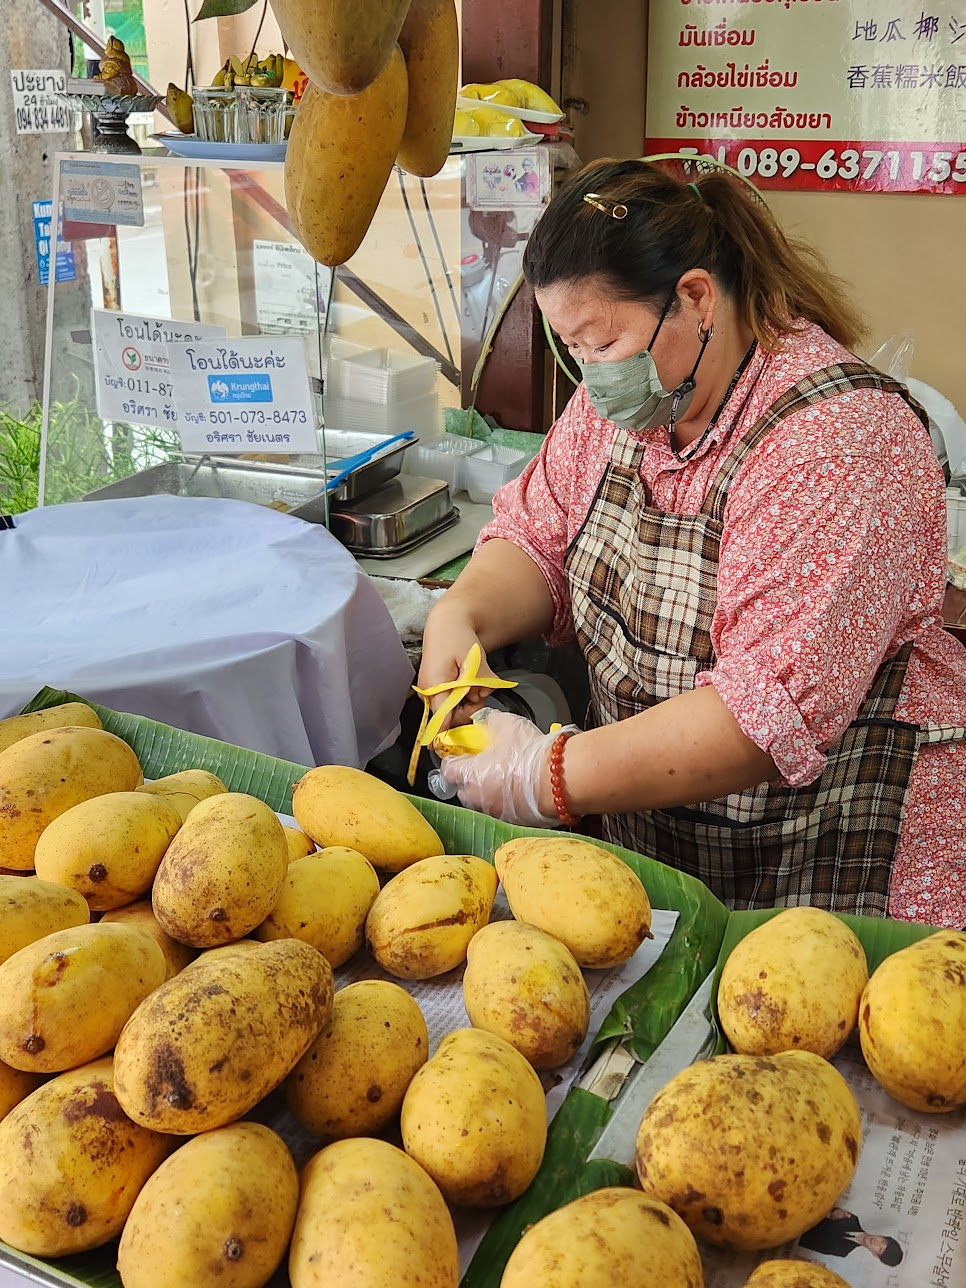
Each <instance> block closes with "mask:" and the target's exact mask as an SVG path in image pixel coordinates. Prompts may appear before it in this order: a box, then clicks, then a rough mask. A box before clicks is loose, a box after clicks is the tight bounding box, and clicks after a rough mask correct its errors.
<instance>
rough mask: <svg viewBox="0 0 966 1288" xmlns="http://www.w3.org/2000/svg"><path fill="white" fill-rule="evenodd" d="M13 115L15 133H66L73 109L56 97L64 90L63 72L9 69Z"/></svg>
mask: <svg viewBox="0 0 966 1288" xmlns="http://www.w3.org/2000/svg"><path fill="white" fill-rule="evenodd" d="M10 85H11V88H12V89H13V114H14V121H15V122H16V126H17V133H18V134H66V133H67V132H68V131H69V130H71V129H72V128H73V125H74V110H73V108H71V107H69V106H68V104H67V103H65V102H63V100H62V99H60V98H58V94H63V92H64V91H65V90H66V89H67V73H66V72H62V71H58V70H57V69H56V68H54V69H52V70H51V71H38V70H28V69H27V68H11V69H10Z"/></svg>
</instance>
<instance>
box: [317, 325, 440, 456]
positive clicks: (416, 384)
mask: <svg viewBox="0 0 966 1288" xmlns="http://www.w3.org/2000/svg"><path fill="white" fill-rule="evenodd" d="M322 374H323V381H324V385H323V390H324V392H323V399H322V411H323V416H324V419H325V427H326V429H338V430H350V431H359V432H362V433H367V434H399V433H402V432H403V431H404V430H407V429H411V430H413V431H414V432H415V434H416V436H417V438H419V439H420V441H421V442H432V441H434V440H435V439H437V438H438V437H439V436H440V434H441V433H442V422H441V417H440V411H439V398H438V396H437V393H436V380H437V377H438V376H439V363H438V362H435V361H434V360H433V359H432V358H421V357H419V355H418V354H409V353H405V352H400V351H397V350H395V349H366V348H363V347H362V346H361V345H357V344H352V343H351V342H349V341H346V340H340V339H338V338H334V339H333V340H332V341H331V342H330V344H329V350H328V353H327V355H326V358H325V362H324V367H323V373H322Z"/></svg>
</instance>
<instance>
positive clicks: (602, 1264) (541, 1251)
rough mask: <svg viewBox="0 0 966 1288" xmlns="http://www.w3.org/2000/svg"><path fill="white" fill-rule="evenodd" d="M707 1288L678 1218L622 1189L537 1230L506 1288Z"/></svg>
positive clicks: (556, 1215)
mask: <svg viewBox="0 0 966 1288" xmlns="http://www.w3.org/2000/svg"><path fill="white" fill-rule="evenodd" d="M537 1284H542V1285H545V1286H546V1288H550V1286H551V1285H552V1286H553V1288H610V1286H611V1285H613V1284H622V1285H628V1288H629V1285H631V1284H635V1285H638V1284H639V1285H642V1288H643V1285H645V1284H647V1285H651V1284H653V1285H654V1288H658V1285H660V1288H703V1284H704V1274H703V1272H702V1269H701V1256H700V1253H699V1252H698V1245H697V1244H696V1243H695V1241H694V1236H693V1235H692V1233H691V1231H690V1230H689V1229H688V1227H687V1226H686V1225H685V1224H684V1222H683V1221H682V1220H681V1218H680V1217H679V1216H678V1215H677V1213H676V1212H673V1211H672V1210H671V1209H670V1208H669V1207H667V1206H666V1204H664V1203H657V1202H655V1201H654V1200H653V1199H647V1198H644V1196H643V1195H641V1194H638V1193H637V1191H636V1190H632V1189H630V1188H627V1189H624V1188H620V1187H617V1186H614V1187H609V1188H607V1189H603V1190H594V1191H593V1192H592V1193H590V1194H585V1195H583V1197H582V1198H579V1199H575V1200H574V1201H573V1202H572V1203H567V1204H565V1205H564V1207H562V1208H558V1209H557V1211H556V1212H551V1213H550V1214H549V1215H548V1216H545V1217H544V1218H543V1220H542V1221H537V1222H536V1224H535V1225H531V1226H530V1227H529V1229H527V1230H526V1232H525V1233H524V1235H523V1238H522V1239H521V1240H520V1242H519V1243H518V1244H517V1246H516V1247H515V1248H514V1249H513V1252H512V1254H511V1256H510V1260H509V1261H508V1262H507V1265H506V1269H505V1270H504V1272H503V1278H502V1279H501V1281H500V1288H535V1286H536V1285H537Z"/></svg>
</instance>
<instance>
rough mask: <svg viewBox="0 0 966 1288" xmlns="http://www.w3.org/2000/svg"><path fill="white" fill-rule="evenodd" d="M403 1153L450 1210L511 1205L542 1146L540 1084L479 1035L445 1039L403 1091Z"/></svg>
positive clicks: (509, 1051)
mask: <svg viewBox="0 0 966 1288" xmlns="http://www.w3.org/2000/svg"><path fill="white" fill-rule="evenodd" d="M400 1127H401V1130H402V1140H403V1147H404V1149H405V1150H406V1153H407V1154H409V1156H410V1157H411V1158H414V1159H415V1160H416V1162H417V1163H419V1165H420V1167H422V1168H424V1169H425V1171H427V1172H428V1173H429V1175H430V1176H431V1177H432V1178H433V1180H434V1181H435V1182H436V1184H437V1185H438V1186H439V1188H440V1190H441V1191H442V1194H443V1197H444V1198H445V1199H446V1200H447V1202H449V1203H455V1204H458V1205H460V1206H465V1207H484V1208H488V1207H499V1206H501V1204H504V1203H511V1202H512V1201H513V1200H514V1199H515V1198H518V1197H519V1196H520V1195H521V1194H522V1193H523V1191H524V1190H525V1189H526V1188H527V1186H528V1185H529V1184H530V1182H531V1181H532V1180H533V1178H534V1177H535V1176H536V1174H537V1171H538V1170H539V1167H540V1163H541V1161H542V1159H543V1151H544V1147H545V1145H546V1141H547V1102H546V1099H545V1097H544V1094H543V1087H542V1086H541V1085H540V1079H539V1078H538V1077H537V1075H536V1074H535V1073H534V1071H533V1069H532V1068H531V1066H530V1064H529V1063H528V1062H527V1061H526V1060H525V1059H524V1058H523V1056H522V1055H521V1054H520V1052H519V1051H517V1050H516V1049H515V1048H514V1047H512V1046H510V1044H509V1042H505V1041H504V1040H503V1038H500V1037H497V1036H496V1034H495V1033H482V1032H481V1031H480V1030H479V1029H456V1030H455V1031H454V1032H452V1033H448V1034H447V1035H446V1037H445V1038H443V1040H442V1042H441V1043H440V1044H439V1046H438V1047H437V1049H436V1054H435V1055H434V1056H432V1057H431V1059H429V1060H428V1061H427V1062H426V1063H425V1064H424V1065H423V1066H422V1068H421V1069H419V1070H418V1071H417V1073H416V1075H415V1077H414V1078H413V1080H412V1082H411V1083H410V1084H409V1090H408V1091H407V1092H406V1095H405V1098H404V1100H403V1104H402V1114H401V1117H400Z"/></svg>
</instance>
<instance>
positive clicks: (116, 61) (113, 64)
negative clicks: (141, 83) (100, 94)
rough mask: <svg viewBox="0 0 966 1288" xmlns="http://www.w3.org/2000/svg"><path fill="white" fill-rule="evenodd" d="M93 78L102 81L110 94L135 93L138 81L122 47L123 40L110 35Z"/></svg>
mask: <svg viewBox="0 0 966 1288" xmlns="http://www.w3.org/2000/svg"><path fill="white" fill-rule="evenodd" d="M94 79H95V80H99V81H103V82H104V84H105V85H106V86H107V88H108V89H109V90H110V92H111V93H112V94H118V95H124V94H136V93H137V92H138V83H137V81H136V80H135V79H134V72H133V71H132V69H131V59H130V58H129V57H128V53H127V50H126V49H125V48H124V43H123V41H120V40H118V38H117V36H111V37H110V39H109V40H108V42H107V46H106V48H105V50H104V57H103V58H102V59H101V61H100V65H99V68H98V70H97V72H96V73H95V75H94Z"/></svg>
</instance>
